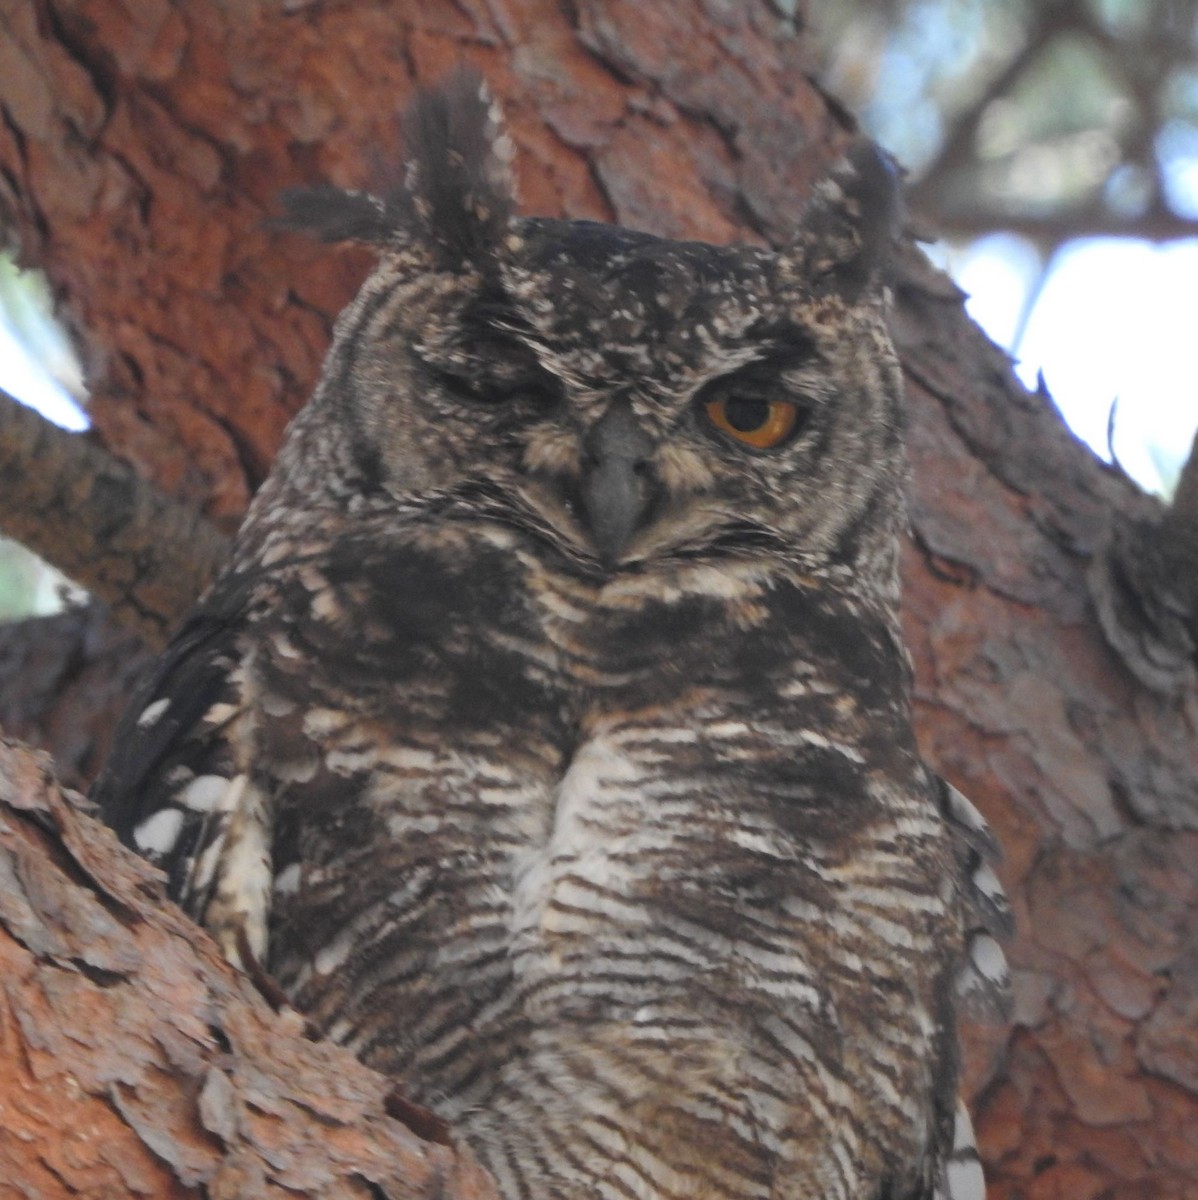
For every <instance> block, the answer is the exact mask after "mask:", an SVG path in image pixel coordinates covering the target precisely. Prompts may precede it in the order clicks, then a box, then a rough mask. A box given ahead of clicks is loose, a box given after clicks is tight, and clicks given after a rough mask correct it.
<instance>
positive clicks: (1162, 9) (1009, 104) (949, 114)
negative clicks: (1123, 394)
mask: <svg viewBox="0 0 1198 1200" xmlns="http://www.w3.org/2000/svg"><path fill="white" fill-rule="evenodd" d="M807 11H808V16H809V19H810V22H811V25H812V27H813V28H812V31H813V33H814V34H815V36H816V41H817V47H818V51H819V54H820V56H821V58H822V65H823V70H822V78H823V80H824V83H825V86H827V88H828V90H829V91H831V92H832V93H833V94H834V95H836V96H838V97H839V98H840V99H841V100H842V101H843V102H844V103H845V104H846V106H847V107H848V108H849V109H851V110H852V111H854V112H856V113H858V114H859V115H860V117H861V121H862V124H863V125H864V127H865V129H866V130H867V131H868V132H869V133H870V134H871V135H872V136H873V137H875V138H877V139H878V141H880V142H881V143H882V144H883V145H885V146H886V147H887V148H888V149H890V150H891V151H892V152H894V153H895V154H896V155H897V156H898V157H899V159H900V160H901V161H902V162H903V163H904V165H905V166H906V167H907V168H908V170H909V171H910V179H909V198H910V203H911V208H912V213H913V216H914V218H915V222H916V225H917V226H918V227H919V228H920V229H922V230H923V231H924V232H926V233H927V235H928V236H936V237H940V238H943V239H944V240H945V242H947V243H948V244H947V245H946V246H945V247H944V248H943V249H942V251H941V253H940V254H939V256H938V258H939V261H941V262H943V263H948V264H951V263H953V262H954V261H957V262H962V261H965V260H967V259H968V258H970V256H971V255H973V254H974V248H975V247H977V246H979V245H981V244H983V242H984V239H987V238H988V237H989V236H990V235H994V234H996V233H999V232H1005V233H1007V234H1013V235H1017V237H1018V238H1019V239H1020V240H1021V241H1020V244H1016V241H1015V238H1008V239H1007V245H1008V247H1009V248H1010V255H1011V264H1012V271H1011V274H1019V275H1023V276H1024V281H1023V284H1022V287H1021V290H1022V299H1021V301H1019V302H1018V303H1017V304H1016V305H1015V308H1014V309H1013V310H1011V311H1010V312H1008V313H1007V314H1006V315H1005V317H1004V318H1003V319H1002V320H1000V321H999V322H998V324H999V325H1000V326H1001V331H999V332H996V331H995V329H994V325H989V326H988V328H991V330H992V336H995V337H996V338H999V339H1004V338H1006V339H1008V340H1007V342H1006V344H1007V348H1008V349H1009V350H1011V351H1012V352H1015V353H1018V351H1019V347H1020V344H1021V342H1020V339H1021V337H1022V334H1023V332H1024V331H1025V330H1026V329H1027V328H1028V326H1029V324H1030V322H1031V321H1032V320H1034V319H1035V305H1036V302H1037V300H1038V299H1039V298H1040V297H1041V296H1042V295H1043V294H1044V289H1045V287H1046V284H1047V282H1048V280H1049V277H1050V276H1051V275H1052V273H1053V271H1054V270H1055V269H1056V268H1057V267H1058V265H1059V264H1060V263H1061V262H1062V261H1064V259H1065V258H1066V257H1067V255H1068V254H1069V253H1070V252H1072V251H1073V250H1074V248H1075V247H1079V246H1084V245H1095V246H1099V245H1100V243H1097V242H1086V240H1085V239H1101V238H1107V239H1109V238H1122V239H1128V240H1131V239H1140V240H1142V241H1144V242H1146V243H1154V244H1163V243H1167V242H1173V241H1175V240H1177V239H1183V238H1198V0H839V2H838V3H835V4H832V3H820V2H819V0H812V2H811V3H810V5H809V6H808V10H807ZM992 243H993V239H991V244H992ZM992 274H993V272H992ZM1154 303H1156V304H1161V305H1166V306H1167V305H1170V304H1172V305H1174V306H1176V305H1177V304H1179V303H1185V304H1187V305H1188V304H1189V303H1190V299H1189V298H1188V297H1185V296H1183V297H1181V298H1179V297H1178V296H1176V295H1173V294H1164V293H1163V292H1162V293H1159V294H1152V292H1151V290H1150V292H1149V294H1141V295H1138V296H1129V295H1126V294H1124V293H1123V292H1121V291H1120V288H1119V282H1118V280H1115V279H1112V280H1111V297H1110V301H1109V304H1110V307H1111V308H1112V309H1114V308H1116V307H1117V306H1119V305H1127V304H1136V305H1138V306H1139V307H1140V309H1141V310H1142V309H1144V308H1145V307H1146V306H1149V305H1152V304H1154ZM989 307H990V308H991V310H993V309H994V308H995V306H994V305H993V304H991V305H990V306H989ZM971 311H972V307H971ZM979 315H980V314H979ZM1086 318H1087V314H1086V313H1085V312H1079V315H1078V319H1079V320H1082V321H1084V320H1086ZM1125 324H1126V325H1127V326H1131V325H1134V324H1136V322H1134V321H1131V320H1130V319H1129V320H1127V321H1126V323H1125ZM1161 324H1164V322H1163V321H1162V322H1161ZM1077 336H1078V335H1076V334H1075V335H1074V336H1073V337H1072V339H1069V338H1066V336H1065V335H1064V332H1063V331H1062V332H1061V333H1060V334H1059V336H1058V340H1059V341H1060V342H1061V343H1062V345H1064V343H1065V342H1066V341H1068V340H1073V341H1076V340H1077ZM1175 350H1176V353H1175V354H1170V355H1168V356H1167V358H1168V362H1166V361H1165V357H1166V356H1162V353H1161V349H1160V346H1159V345H1155V346H1149V345H1144V346H1143V347H1142V348H1141V349H1140V351H1139V358H1140V362H1141V364H1142V365H1144V366H1149V365H1150V366H1151V367H1152V368H1153V369H1154V370H1153V372H1151V373H1150V372H1145V373H1144V374H1145V376H1146V378H1145V380H1144V383H1145V385H1146V386H1149V387H1151V388H1154V389H1155V391H1154V395H1153V399H1152V402H1151V403H1150V402H1149V401H1148V400H1143V399H1142V400H1141V401H1140V402H1139V403H1136V404H1131V403H1129V404H1128V405H1125V406H1123V409H1122V410H1121V412H1120V413H1119V416H1118V418H1117V419H1120V420H1124V418H1123V413H1124V412H1126V413H1128V414H1129V418H1130V416H1131V415H1134V418H1135V419H1134V420H1131V422H1130V425H1128V424H1127V423H1126V420H1125V422H1124V425H1122V426H1120V427H1119V429H1118V430H1117V431H1118V432H1122V430H1123V429H1124V428H1127V429H1128V436H1129V437H1133V438H1134V439H1135V440H1137V441H1138V443H1139V444H1138V446H1136V453H1135V455H1134V457H1135V458H1136V459H1137V460H1138V462H1139V463H1140V464H1141V468H1140V469H1139V470H1137V472H1136V473H1137V476H1138V477H1139V478H1140V479H1141V481H1142V482H1143V483H1145V485H1146V486H1150V487H1156V488H1159V489H1160V490H1161V491H1162V492H1163V493H1165V494H1168V493H1169V492H1170V491H1171V489H1172V486H1173V483H1174V481H1175V480H1176V478H1177V476H1178V474H1179V472H1180V470H1181V467H1182V464H1183V463H1184V461H1185V459H1186V457H1187V454H1188V451H1189V439H1190V436H1191V434H1192V430H1193V427H1194V425H1195V424H1198V389H1193V388H1188V387H1187V385H1186V382H1185V381H1186V380H1187V379H1190V378H1192V377H1193V371H1192V370H1191V369H1188V368H1187V365H1186V364H1184V362H1182V359H1183V356H1184V355H1185V354H1186V352H1187V351H1188V347H1182V346H1178V347H1176V348H1175ZM1175 362H1176V363H1178V364H1179V365H1177V366H1176V367H1173V365H1172V364H1173V363H1175ZM1039 366H1040V364H1032V368H1033V372H1032V373H1033V374H1034V371H1035V369H1036V368H1038V367H1039ZM1046 373H1047V374H1048V376H1049V383H1050V386H1052V387H1053V390H1054V391H1058V388H1057V385H1056V383H1055V382H1054V379H1053V373H1052V371H1051V370H1048V369H1047V368H1046ZM1024 374H1025V377H1026V376H1027V374H1028V372H1027V371H1026V370H1025V372H1024ZM1062 374H1063V373H1062ZM1149 374H1152V375H1153V379H1152V381H1151V383H1149V381H1148V379H1147V376H1148V375H1149ZM1060 377H1061V376H1060V375H1058V378H1060ZM1162 377H1164V378H1165V380H1166V386H1164V387H1162V386H1161V380H1162ZM1119 390H1120V385H1119V383H1118V382H1115V381H1112V382H1111V391H1110V392H1108V393H1107V394H1105V395H1103V394H1097V393H1096V392H1092V391H1090V392H1087V394H1086V395H1085V396H1082V397H1077V396H1070V397H1065V396H1064V395H1063V393H1061V394H1060V395H1059V396H1058V398H1059V399H1064V400H1065V401H1066V403H1065V404H1064V405H1063V409H1064V410H1065V411H1068V412H1070V413H1071V414H1075V413H1077V412H1078V411H1079V410H1080V409H1081V408H1082V407H1083V406H1088V407H1089V408H1090V411H1091V413H1093V412H1094V411H1095V410H1096V409H1098V408H1102V409H1103V411H1105V409H1106V408H1107V407H1108V406H1109V405H1110V404H1111V403H1112V402H1113V401H1114V400H1115V398H1116V393H1117V392H1118V391H1119ZM1143 394H1144V391H1143V388H1141V389H1140V395H1141V396H1143ZM1170 408H1172V409H1174V410H1175V409H1181V410H1183V415H1182V419H1181V420H1178V419H1176V416H1177V414H1176V412H1173V413H1172V415H1173V417H1174V418H1175V419H1173V420H1170V421H1163V420H1161V419H1160V415H1159V414H1160V413H1161V412H1162V410H1165V409H1170ZM1153 411H1155V413H1156V414H1157V417H1156V418H1155V419H1154V418H1153V417H1152V416H1151V415H1150V414H1151V413H1152V412H1153ZM1190 415H1192V418H1193V419H1192V421H1190V422H1189V424H1188V426H1187V424H1186V417H1188V416H1190ZM1071 419H1073V417H1072V415H1071ZM1088 424H1089V425H1090V426H1091V427H1093V426H1094V425H1095V422H1094V421H1093V420H1090V421H1089V422H1088ZM1154 424H1155V425H1158V426H1159V427H1160V428H1159V429H1153V428H1152V427H1153V425H1154ZM1166 426H1167V430H1166V428H1165V427H1166ZM1187 429H1188V431H1189V432H1186V431H1185V430H1187ZM1179 430H1181V432H1179ZM1179 439H1180V440H1179ZM1091 443H1092V444H1095V446H1096V449H1098V450H1099V452H1102V451H1103V450H1104V447H1103V445H1102V442H1101V441H1100V440H1099V439H1096V438H1094V437H1093V436H1092V435H1091Z"/></svg>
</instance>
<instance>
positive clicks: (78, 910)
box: [0, 740, 495, 1200]
mask: <svg viewBox="0 0 1198 1200" xmlns="http://www.w3.org/2000/svg"><path fill="white" fill-rule="evenodd" d="M48 763H49V760H48V759H46V758H45V757H44V756H42V755H39V754H34V753H31V752H30V751H28V750H26V749H24V748H22V747H21V746H19V745H18V744H16V743H13V742H10V741H7V740H0V989H2V990H0V1039H3V1045H4V1059H5V1069H4V1070H3V1071H2V1072H0V1110H2V1111H3V1112H4V1120H3V1121H2V1122H0V1179H2V1180H3V1182H4V1185H5V1186H6V1187H8V1188H13V1189H15V1193H17V1194H20V1195H24V1196H29V1195H36V1196H39V1197H42V1198H43V1200H59V1198H62V1200H66V1198H67V1197H70V1198H71V1200H81V1198H82V1200H88V1198H94V1200H104V1198H110V1197H112V1196H118V1195H121V1196H124V1195H137V1196H141V1197H143V1198H146V1197H148V1198H155V1197H167V1196H170V1197H178V1196H200V1195H203V1196H204V1197H207V1198H209V1200H216V1198H217V1197H250V1196H252V1197H255V1198H258V1197H261V1198H267V1197H271V1196H279V1197H285V1196H286V1197H295V1196H296V1195H303V1196H305V1197H311V1198H326V1197H327V1198H330V1200H331V1198H333V1197H337V1198H341V1197H363V1198H366V1197H371V1198H373V1200H383V1198H392V1200H400V1198H401V1197H402V1198H403V1200H417V1198H420V1197H430V1198H431V1197H438V1198H444V1200H493V1197H494V1195H495V1193H494V1189H493V1187H492V1185H491V1183H490V1181H489V1179H488V1177H487V1176H486V1175H485V1173H484V1172H483V1171H482V1168H481V1167H479V1166H478V1165H477V1164H476V1163H475V1161H474V1160H473V1158H472V1157H471V1156H470V1154H469V1152H468V1151H466V1150H464V1149H459V1148H456V1147H454V1146H453V1145H436V1144H432V1143H429V1142H425V1141H422V1140H420V1138H418V1137H417V1136H416V1135H415V1134H414V1133H413V1132H412V1130H411V1129H410V1128H408V1127H407V1126H406V1125H405V1124H402V1123H401V1122H400V1121H398V1120H395V1119H394V1117H393V1115H392V1114H399V1115H400V1116H401V1117H402V1116H404V1115H405V1114H407V1113H409V1112H410V1111H411V1110H412V1109H413V1107H414V1106H409V1105H407V1104H406V1103H405V1102H403V1101H402V1100H394V1099H392V1093H393V1084H392V1083H391V1082H390V1081H389V1080H387V1079H386V1078H384V1077H383V1076H381V1075H377V1074H375V1073H374V1072H372V1071H370V1070H368V1069H367V1068H366V1067H364V1066H362V1064H361V1063H359V1062H358V1061H357V1060H356V1059H355V1058H354V1057H353V1056H352V1055H351V1054H350V1053H349V1052H348V1051H347V1050H343V1049H341V1048H340V1047H337V1046H334V1045H332V1044H331V1043H327V1042H312V1041H309V1040H307V1039H306V1038H305V1037H304V1036H303V1035H302V1032H301V1025H302V1022H301V1021H300V1020H299V1019H298V1018H297V1017H296V1015H295V1014H294V1013H291V1012H284V1013H283V1014H282V1015H277V1014H275V1013H274V1012H272V1011H271V1009H270V1008H269V1007H268V1006H267V1004H266V1003H265V1002H264V1001H263V999H262V997H261V996H259V995H258V994H257V993H256V992H255V991H254V990H253V988H252V987H251V985H250V984H249V982H248V981H247V980H246V979H244V978H243V977H241V976H239V975H238V974H237V973H236V972H234V971H233V970H232V969H231V968H230V967H229V966H228V965H227V964H226V963H225V962H224V961H223V960H222V959H221V958H220V955H219V952H218V951H217V949H216V947H215V945H214V944H213V943H212V942H211V941H210V940H209V939H208V938H207V937H206V936H205V935H204V934H203V933H202V932H201V931H200V930H199V929H198V928H197V927H196V926H195V925H193V924H192V923H191V922H190V921H188V920H187V918H186V917H184V916H183V914H182V913H181V912H179V911H178V910H177V909H175V908H174V907H173V906H171V905H169V904H167V903H165V900H164V897H163V893H162V889H161V884H160V878H161V876H160V875H159V874H158V872H156V871H154V870H153V868H151V867H149V866H147V865H146V864H145V863H144V862H142V861H141V860H140V859H138V858H136V857H135V856H134V855H133V854H132V853H130V852H128V851H126V850H125V849H123V848H122V847H121V846H119V845H118V844H117V842H116V840H115V838H114V837H113V835H112V834H111V832H110V831H108V830H107V829H105V828H104V827H103V826H102V825H100V824H98V823H97V822H95V821H93V820H92V819H90V818H89V817H88V816H86V815H85V814H84V813H82V812H81V811H80V810H79V807H78V804H79V801H78V800H77V799H71V798H70V797H69V796H68V794H65V793H63V792H62V791H61V790H60V789H59V787H58V785H57V784H56V783H55V781H54V779H53V777H52V775H51V773H50V769H49V765H48ZM417 1111H418V1112H419V1111H421V1110H417ZM31 1148H35V1149H33V1150H32V1152H31ZM6 1194H7V1193H6Z"/></svg>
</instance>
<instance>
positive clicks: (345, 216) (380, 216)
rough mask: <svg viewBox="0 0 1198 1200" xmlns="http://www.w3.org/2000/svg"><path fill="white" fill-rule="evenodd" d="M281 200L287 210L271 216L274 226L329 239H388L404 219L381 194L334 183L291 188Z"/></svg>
mask: <svg viewBox="0 0 1198 1200" xmlns="http://www.w3.org/2000/svg"><path fill="white" fill-rule="evenodd" d="M279 203H280V204H282V206H283V212H282V214H281V215H280V216H277V217H272V218H271V219H270V221H269V222H268V224H269V225H270V226H271V227H272V228H275V229H296V230H300V231H301V232H304V233H311V234H314V235H315V236H316V237H318V238H320V239H321V240H322V241H326V242H368V243H372V244H373V243H379V242H386V241H387V240H388V239H389V238H390V237H391V236H392V235H393V234H394V232H395V228H396V224H397V222H398V221H399V220H400V219H401V218H400V215H399V214H398V213H397V212H396V211H395V208H394V205H391V206H389V205H388V202H387V201H386V200H384V199H383V198H382V197H380V196H374V195H371V194H370V193H369V192H351V191H346V190H344V189H343V188H338V187H333V186H332V185H323V186H320V187H294V188H287V189H286V191H284V192H282V193H281V194H280V196H279Z"/></svg>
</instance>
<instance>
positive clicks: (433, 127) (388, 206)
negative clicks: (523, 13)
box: [269, 70, 516, 271]
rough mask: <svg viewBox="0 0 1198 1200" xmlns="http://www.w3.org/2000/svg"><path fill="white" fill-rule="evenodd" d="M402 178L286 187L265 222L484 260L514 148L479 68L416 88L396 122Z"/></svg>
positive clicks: (511, 189)
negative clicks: (355, 187) (377, 183)
mask: <svg viewBox="0 0 1198 1200" xmlns="http://www.w3.org/2000/svg"><path fill="white" fill-rule="evenodd" d="M403 131H404V148H405V154H404V170H403V179H402V182H400V183H397V184H396V185H395V186H393V187H389V188H387V189H386V190H385V191H384V192H383V193H382V194H381V195H375V194H373V193H371V192H357V191H346V190H344V189H342V188H336V187H331V186H322V187H298V188H289V189H288V190H287V191H285V192H283V193H282V195H281V196H280V202H281V204H282V206H283V210H284V211H283V213H282V215H281V216H278V217H275V218H273V219H272V220H271V221H270V222H269V224H270V225H272V226H274V227H275V228H281V229H298V230H303V231H305V232H308V233H312V234H315V235H316V236H317V237H319V238H322V239H323V240H324V241H327V242H345V241H349V242H366V243H368V244H371V245H375V246H378V247H380V248H383V249H387V248H391V249H403V250H408V251H417V252H422V253H423V254H425V255H431V257H432V259H433V262H432V263H431V264H430V265H432V266H434V267H435V268H437V269H440V270H449V271H457V270H461V269H463V268H464V267H467V266H470V265H475V266H483V265H485V264H486V263H487V262H488V261H489V260H490V259H491V258H492V257H493V255H494V253H495V251H496V250H497V249H498V248H499V246H500V245H501V243H502V240H503V238H504V236H505V235H506V233H507V231H508V226H509V223H510V221H511V218H512V214H513V212H514V210H515V205H516V199H515V193H516V189H515V184H514V181H513V176H512V158H513V154H514V148H513V146H512V142H511V139H510V138H509V137H508V136H507V134H506V133H505V132H504V130H503V122H502V119H501V117H500V114H499V108H498V106H497V105H496V104H495V103H494V101H492V99H491V96H490V93H489V92H488V90H487V86H486V84H485V83H484V82H483V79H482V76H481V75H479V74H478V73H477V72H476V71H468V70H461V71H457V72H455V73H454V74H453V75H451V76H450V77H449V78H448V79H447V80H445V81H444V82H443V83H442V84H441V85H440V86H439V87H436V88H433V89H428V90H422V91H420V92H417V94H416V96H415V98H414V99H413V101H412V103H411V105H410V106H409V108H408V111H407V113H406V115H405V116H404V121H403Z"/></svg>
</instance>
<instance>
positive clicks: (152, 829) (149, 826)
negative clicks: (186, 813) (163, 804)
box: [133, 808, 183, 854]
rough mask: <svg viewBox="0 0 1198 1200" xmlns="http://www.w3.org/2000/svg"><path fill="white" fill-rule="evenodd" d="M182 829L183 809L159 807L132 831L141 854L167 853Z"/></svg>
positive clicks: (172, 847) (173, 846)
mask: <svg viewBox="0 0 1198 1200" xmlns="http://www.w3.org/2000/svg"><path fill="white" fill-rule="evenodd" d="M182 829H183V811H182V809H178V808H160V809H159V810H158V811H157V812H156V813H155V814H154V815H153V816H151V817H147V818H146V819H145V820H144V821H142V823H141V824H140V825H138V826H137V828H136V829H134V831H133V840H134V841H135V842H136V843H137V848H138V849H139V850H140V851H141V852H142V853H143V854H169V853H170V852H171V851H172V850H173V849H174V848H175V843H176V842H177V841H178V840H179V834H180V832H181V831H182Z"/></svg>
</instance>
